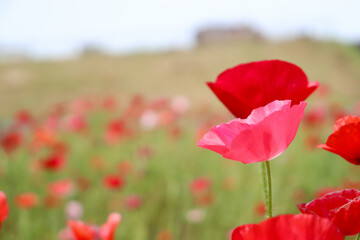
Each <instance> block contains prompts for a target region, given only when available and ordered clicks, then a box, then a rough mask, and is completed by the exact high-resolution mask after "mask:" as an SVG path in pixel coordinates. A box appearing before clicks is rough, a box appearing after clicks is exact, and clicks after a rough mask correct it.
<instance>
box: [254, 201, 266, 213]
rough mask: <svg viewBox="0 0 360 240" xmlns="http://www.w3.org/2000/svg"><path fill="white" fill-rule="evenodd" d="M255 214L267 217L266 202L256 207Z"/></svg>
mask: <svg viewBox="0 0 360 240" xmlns="http://www.w3.org/2000/svg"><path fill="white" fill-rule="evenodd" d="M254 212H255V214H256V215H259V216H265V214H266V204H265V203H264V202H259V203H257V204H256V205H255V207H254Z"/></svg>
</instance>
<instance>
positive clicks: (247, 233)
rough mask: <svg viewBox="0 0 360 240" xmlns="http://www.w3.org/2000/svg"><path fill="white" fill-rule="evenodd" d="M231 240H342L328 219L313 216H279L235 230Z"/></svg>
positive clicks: (341, 236)
mask: <svg viewBox="0 0 360 240" xmlns="http://www.w3.org/2000/svg"><path fill="white" fill-rule="evenodd" d="M231 239H232V240H289V239H291V240H343V239H344V238H343V235H342V234H341V233H340V231H339V230H338V229H337V228H336V226H335V225H333V224H332V223H331V222H330V221H329V220H328V219H326V218H321V217H318V216H315V215H309V214H298V215H281V216H278V217H274V218H270V219H267V220H266V221H264V222H262V223H260V224H248V225H243V226H240V227H238V228H236V229H235V230H234V231H233V233H232V237H231Z"/></svg>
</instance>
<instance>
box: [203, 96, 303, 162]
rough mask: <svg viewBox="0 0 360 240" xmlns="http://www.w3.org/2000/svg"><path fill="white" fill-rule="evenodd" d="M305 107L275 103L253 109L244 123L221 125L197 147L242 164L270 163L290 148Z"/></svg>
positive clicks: (236, 121)
mask: <svg viewBox="0 0 360 240" xmlns="http://www.w3.org/2000/svg"><path fill="white" fill-rule="evenodd" d="M305 106H306V103H305V102H301V103H300V104H299V105H293V106H291V101H290V100H286V101H274V102H272V103H269V104H268V105H266V106H265V107H259V108H257V109H255V110H254V111H253V112H252V113H251V114H250V116H249V117H248V118H247V119H239V118H237V119H235V120H232V121H230V122H228V123H225V124H220V125H218V126H216V127H213V128H211V130H210V131H209V132H208V133H206V134H205V136H204V137H203V138H202V139H201V140H200V141H199V142H198V146H200V147H202V148H206V149H210V150H212V151H214V152H217V153H220V154H221V155H222V156H223V157H224V158H228V159H232V160H236V161H240V162H242V163H255V162H263V161H268V160H271V159H273V158H275V157H277V156H279V155H280V154H281V153H283V152H284V151H285V150H286V148H287V147H288V146H289V145H290V143H291V142H292V140H293V139H294V137H295V135H296V132H297V129H298V127H299V124H300V121H301V119H302V117H303V115H304V109H305Z"/></svg>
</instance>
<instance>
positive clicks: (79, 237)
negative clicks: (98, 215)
mask: <svg viewBox="0 0 360 240" xmlns="http://www.w3.org/2000/svg"><path fill="white" fill-rule="evenodd" d="M120 221H121V215H120V214H118V213H112V214H110V215H109V217H108V220H107V222H106V223H105V224H103V225H102V226H101V227H100V228H99V227H97V226H93V225H89V224H87V223H84V222H81V221H68V226H69V228H70V229H71V230H72V232H73V234H74V237H75V240H99V239H100V240H114V236H115V230H116V227H117V225H118V224H119V223H120Z"/></svg>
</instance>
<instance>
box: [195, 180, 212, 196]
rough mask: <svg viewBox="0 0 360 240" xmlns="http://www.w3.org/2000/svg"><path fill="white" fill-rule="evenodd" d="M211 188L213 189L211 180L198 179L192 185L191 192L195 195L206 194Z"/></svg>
mask: <svg viewBox="0 0 360 240" xmlns="http://www.w3.org/2000/svg"><path fill="white" fill-rule="evenodd" d="M210 188H211V180H210V179H209V178H207V177H199V178H196V179H194V180H193V181H192V182H191V184H190V190H191V192H192V193H194V194H197V193H202V192H206V191H208V190H209V189H210Z"/></svg>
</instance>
